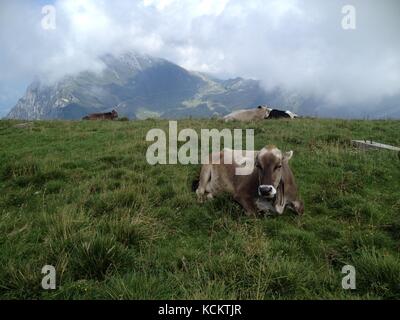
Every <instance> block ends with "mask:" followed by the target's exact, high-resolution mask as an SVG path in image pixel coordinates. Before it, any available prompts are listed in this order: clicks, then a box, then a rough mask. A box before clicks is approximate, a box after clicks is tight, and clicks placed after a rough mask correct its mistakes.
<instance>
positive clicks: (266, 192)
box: [258, 185, 276, 199]
mask: <svg viewBox="0 0 400 320" xmlns="http://www.w3.org/2000/svg"><path fill="white" fill-rule="evenodd" d="M258 194H259V195H260V196H261V197H266V198H268V199H272V198H274V197H275V196H276V189H275V187H274V186H269V185H261V186H259V187H258Z"/></svg>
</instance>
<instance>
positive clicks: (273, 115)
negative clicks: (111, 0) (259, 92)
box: [266, 109, 299, 119]
mask: <svg viewBox="0 0 400 320" xmlns="http://www.w3.org/2000/svg"><path fill="white" fill-rule="evenodd" d="M281 118H287V119H295V118H299V116H298V115H297V114H295V113H293V112H291V111H289V110H287V111H282V110H277V109H271V110H270V112H269V114H268V116H267V117H266V119H281Z"/></svg>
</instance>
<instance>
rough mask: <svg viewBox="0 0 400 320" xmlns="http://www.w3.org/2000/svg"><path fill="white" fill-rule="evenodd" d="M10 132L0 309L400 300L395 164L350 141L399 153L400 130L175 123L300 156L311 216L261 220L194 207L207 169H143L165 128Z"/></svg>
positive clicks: (389, 126) (218, 206) (375, 125)
mask: <svg viewBox="0 0 400 320" xmlns="http://www.w3.org/2000/svg"><path fill="white" fill-rule="evenodd" d="M15 124H16V122H11V121H1V122H0V265H1V268H0V297H1V298H34V299H36V298H46V299H64V298H68V299H69V298H73V299H82V298H89V299H94V298H111V299H122V298H128V299H145V298H148V299H175V298H177V299H200V298H204V299H292V298H294V299H309V298H316V299H321V298H327V299H348V298H350V299H360V298H366V299H372V298H397V299H398V298H400V259H399V258H400V254H399V250H400V242H399V241H400V170H399V167H400V161H399V158H398V155H397V154H396V153H394V152H389V151H368V152H363V151H359V150H357V149H354V148H353V147H351V146H350V143H349V141H350V139H353V138H354V139H359V138H371V139H374V140H377V141H380V142H384V143H389V144H395V145H399V144H400V122H399V121H341V120H337V121H336V120H311V119H303V120H298V121H285V120H283V121H270V122H267V121H265V122H261V123H257V124H246V125H243V124H238V123H231V124H228V125H226V124H224V123H222V122H220V121H215V120H210V121H200V120H198V121H197V120H196V121H192V120H186V121H181V122H179V128H180V129H183V128H195V129H197V130H200V128H220V129H222V128H224V127H226V126H227V127H229V128H237V127H242V128H255V133H256V148H257V149H260V148H262V147H263V146H264V145H266V144H276V145H277V146H278V147H279V148H281V149H282V150H294V152H295V154H294V158H293V160H292V162H291V165H292V168H293V170H294V172H295V176H296V178H297V182H298V184H299V187H300V190H301V195H302V198H303V199H304V201H305V206H306V210H305V215H304V216H303V217H297V216H294V215H292V214H291V213H286V214H285V215H284V216H280V217H268V218H266V217H260V218H256V219H254V218H247V217H245V216H244V215H243V214H242V210H241V208H240V207H239V206H238V205H237V204H235V203H233V202H232V201H231V200H230V199H229V197H220V198H218V199H216V200H214V201H213V202H209V203H207V204H204V205H200V204H197V203H196V199H195V195H194V194H193V193H192V192H191V189H190V187H191V182H192V180H193V179H194V178H196V177H197V175H198V171H199V166H183V165H173V166H172V165H168V166H154V167H153V166H150V165H148V164H147V162H146V159H145V153H146V150H147V147H148V145H149V143H146V142H145V136H146V133H147V131H148V130H149V129H151V128H163V129H167V128H168V122H166V121H155V120H147V121H139V122H35V123H34V126H33V127H32V128H23V129H18V128H14V127H13V126H14V125H15ZM46 264H50V265H54V266H55V267H56V270H57V284H58V289H57V290H55V291H51V292H48V291H44V290H43V289H42V288H41V285H40V284H41V279H42V276H43V275H42V274H41V268H42V266H44V265H46ZM346 264H351V265H354V266H355V267H356V271H357V290H355V291H351V292H349V291H345V290H343V289H342V287H341V280H342V277H343V276H344V275H342V274H341V270H342V267H343V266H344V265H346Z"/></svg>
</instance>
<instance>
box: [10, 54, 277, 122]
mask: <svg viewBox="0 0 400 320" xmlns="http://www.w3.org/2000/svg"><path fill="white" fill-rule="evenodd" d="M101 60H102V61H103V62H104V66H105V67H104V69H103V70H102V71H101V72H89V71H85V72H80V73H79V74H78V75H76V76H66V77H64V78H62V79H61V80H60V81H57V82H56V83H54V84H46V83H45V82H44V83H43V82H41V81H40V80H36V81H34V82H33V83H32V84H31V85H30V86H29V87H28V89H27V91H26V94H25V96H24V97H22V98H21V99H20V100H19V101H18V103H17V105H16V106H15V107H14V108H13V109H12V110H11V111H10V113H9V114H8V116H7V117H8V118H13V119H71V120H74V119H80V118H82V117H83V116H84V115H86V114H88V113H94V112H106V111H110V110H112V109H115V110H117V111H118V113H119V114H120V116H126V117H129V118H131V119H143V118H147V117H163V118H183V117H210V116H220V115H224V114H227V113H229V112H231V111H232V110H236V109H239V108H243V107H254V106H257V105H259V104H264V103H266V102H268V101H269V100H273V99H274V98H276V97H274V95H273V94H272V95H270V97H268V95H267V94H266V92H265V91H264V90H263V89H262V88H261V86H260V83H259V82H258V81H255V80H245V79H242V78H236V79H230V80H219V79H215V78H213V77H211V76H208V75H205V74H202V73H198V72H191V71H188V70H185V69H184V68H181V67H180V66H178V65H176V64H174V63H171V62H169V61H167V60H164V59H160V58H155V57H151V56H149V55H141V54H137V53H127V54H123V55H120V56H118V57H115V56H113V55H106V56H104V57H102V59H101Z"/></svg>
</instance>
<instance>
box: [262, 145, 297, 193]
mask: <svg viewBox="0 0 400 320" xmlns="http://www.w3.org/2000/svg"><path fill="white" fill-rule="evenodd" d="M292 157H293V151H289V152H285V153H283V152H282V151H281V150H279V149H278V148H277V147H275V146H268V147H265V148H263V149H262V150H261V151H260V152H259V154H258V156H257V158H256V162H255V170H257V175H258V194H259V195H260V196H261V197H264V198H267V199H273V198H275V196H276V194H277V190H278V187H279V185H280V183H281V182H282V166H283V165H284V164H285V163H287V162H288V161H289V160H290V159H291V158H292Z"/></svg>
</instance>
